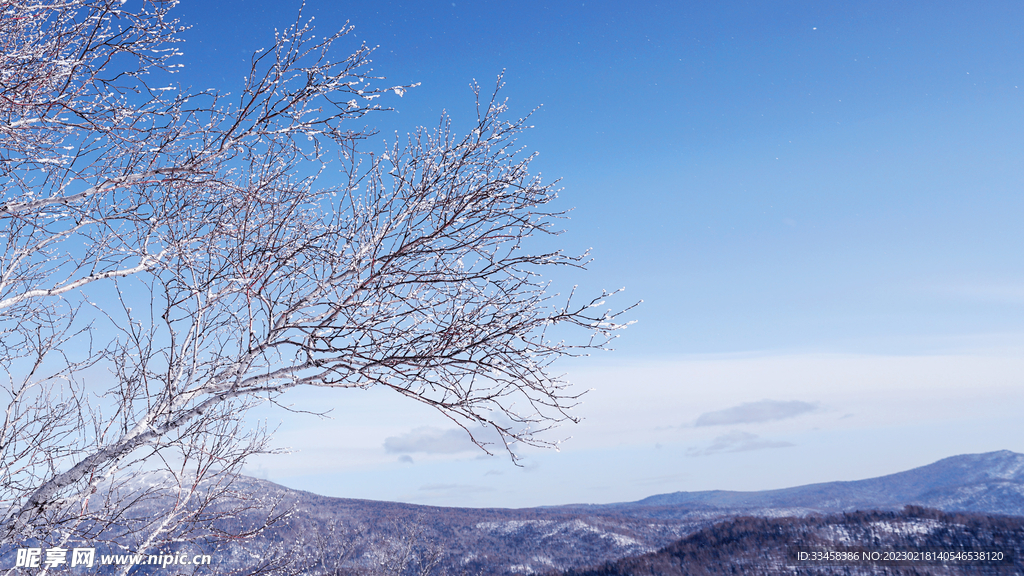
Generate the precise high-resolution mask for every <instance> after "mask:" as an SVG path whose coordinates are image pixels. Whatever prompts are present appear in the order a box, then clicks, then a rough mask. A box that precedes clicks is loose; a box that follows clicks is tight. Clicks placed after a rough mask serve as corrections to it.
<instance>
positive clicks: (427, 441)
mask: <svg viewBox="0 0 1024 576" xmlns="http://www.w3.org/2000/svg"><path fill="white" fill-rule="evenodd" d="M384 450H385V451H387V452H388V453H389V454H411V453H415V452H422V453H425V454H456V453H458V452H469V451H472V450H478V448H477V447H476V445H475V444H473V441H472V440H470V439H469V435H468V434H466V431H465V430H462V429H461V428H449V429H447V430H441V429H440V428H433V427H430V426H425V427H421V428H416V429H415V430H412V431H411V432H406V433H405V434H402V435H401V436H390V437H388V438H386V439H385V440H384Z"/></svg>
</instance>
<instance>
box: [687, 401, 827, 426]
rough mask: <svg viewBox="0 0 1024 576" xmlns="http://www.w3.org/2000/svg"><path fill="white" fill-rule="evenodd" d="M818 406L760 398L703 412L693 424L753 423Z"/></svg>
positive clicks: (815, 408)
mask: <svg viewBox="0 0 1024 576" xmlns="http://www.w3.org/2000/svg"><path fill="white" fill-rule="evenodd" d="M817 409H818V406H817V405H815V404H811V403H809V402H800V401H799V400H790V401H788V402H785V401H781V400H761V401H758V402H746V403H743V404H740V405H738V406H733V407H732V408H726V409H725V410H716V411H714V412H705V413H703V414H701V415H700V416H698V417H697V421H696V422H695V423H694V425H695V426H728V425H732V424H753V423H756V422H770V421H772V420H785V419H786V418H794V417H796V416H799V415H801V414H806V413H807V412H813V411H814V410H817Z"/></svg>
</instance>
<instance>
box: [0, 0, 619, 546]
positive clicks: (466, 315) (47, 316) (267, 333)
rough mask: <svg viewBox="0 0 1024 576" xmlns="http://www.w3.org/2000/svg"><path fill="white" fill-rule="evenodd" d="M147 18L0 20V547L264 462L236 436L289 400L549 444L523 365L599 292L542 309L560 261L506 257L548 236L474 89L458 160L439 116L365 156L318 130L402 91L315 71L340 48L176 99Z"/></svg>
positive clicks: (262, 57)
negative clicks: (360, 396)
mask: <svg viewBox="0 0 1024 576" xmlns="http://www.w3.org/2000/svg"><path fill="white" fill-rule="evenodd" d="M171 4H172V3H170V2H162V1H155V2H145V3H143V4H142V6H141V7H138V8H137V9H135V10H128V9H127V8H126V6H127V5H125V4H123V3H122V2H121V1H120V0H40V1H39V2H37V3H33V4H27V3H8V4H0V14H2V19H0V43H2V46H3V54H2V55H0V114H2V119H0V154H2V155H3V156H2V158H0V166H2V168H0V170H2V173H0V187H2V193H3V199H2V201H0V202H2V203H0V366H2V368H0V370H2V372H0V376H2V377H3V378H4V380H5V381H4V385H3V392H4V393H5V394H6V395H7V396H8V409H7V411H6V413H5V415H4V419H3V422H2V428H0V542H6V543H8V544H11V543H17V542H20V541H25V540H30V539H34V540H37V541H56V542H66V541H68V539H69V538H71V539H75V538H79V537H81V535H82V534H83V533H96V531H97V530H100V529H101V528H102V526H103V522H104V519H109V518H113V517H117V518H121V517H125V515H126V514H127V512H126V511H127V510H128V509H130V507H131V505H132V502H134V501H135V500H136V499H133V498H117V497H114V498H109V497H108V498H105V499H104V498H100V497H99V496H97V497H93V495H96V494H97V493H101V495H108V496H109V495H117V494H122V493H124V492H123V491H122V490H121V489H119V488H117V487H116V486H115V485H114V484H113V483H114V479H115V477H120V478H122V479H123V476H119V473H120V472H119V471H124V470H129V471H132V470H135V471H137V470H140V469H142V467H145V466H148V467H149V468H153V467H154V463H159V464H160V466H161V467H163V468H165V469H166V470H167V471H169V472H172V473H173V478H174V482H175V483H176V484H177V485H178V486H198V485H199V482H200V481H201V480H203V479H209V478H213V477H215V476H216V475H217V474H222V473H226V472H228V473H229V472H233V471H235V470H237V468H238V466H239V465H240V463H241V462H242V461H244V458H245V457H246V456H248V455H251V454H253V453H256V452H260V451H262V450H265V435H264V434H263V433H262V432H261V431H255V432H252V433H250V434H248V435H246V434H245V433H241V432H240V431H239V430H238V423H239V422H240V419H241V418H242V415H243V414H244V412H245V410H246V409H247V408H248V407H251V406H252V405H254V403H259V402H266V401H270V402H274V401H276V399H277V398H278V396H279V395H280V394H282V393H284V392H285V391H287V390H288V389H291V388H294V387H297V386H321V387H330V388H366V387H371V386H384V387H387V388H390V389H392V390H394V391H395V392H397V393H399V394H402V395H403V396H406V397H408V398H410V399H412V400H416V401H419V402H423V403H425V404H428V405H430V406H432V407H434V408H436V409H437V410H439V411H440V412H441V413H442V414H444V415H445V416H447V417H449V418H451V419H452V420H453V421H454V422H455V423H457V424H458V425H459V426H461V427H463V428H464V429H465V430H466V431H467V432H468V433H470V434H471V436H472V435H473V434H474V433H476V432H477V431H478V430H480V429H481V428H480V427H481V426H483V427H489V428H491V429H493V430H494V431H496V432H497V433H498V434H499V435H500V437H501V439H502V441H503V442H504V446H503V448H507V449H509V452H510V454H512V455H513V458H515V453H514V451H512V448H513V447H514V445H516V444H528V445H549V444H550V441H548V440H545V439H544V438H543V437H542V436H540V435H538V433H539V432H540V431H542V430H544V429H546V428H548V427H550V426H551V425H553V424H557V423H559V422H562V421H565V420H574V417H573V416H571V415H570V414H569V413H568V409H569V408H571V407H572V406H573V405H574V404H575V401H576V399H577V398H578V395H579V393H578V392H576V391H573V390H572V389H570V388H569V387H568V384H567V383H566V382H564V381H563V380H562V379H560V378H559V377H557V376H555V375H554V374H553V373H552V371H551V363H552V362H553V361H554V360H556V359H557V358H559V357H563V356H566V355H572V354H585V353H586V352H587V350H589V349H593V348H602V347H603V346H604V345H605V343H606V342H607V340H608V338H610V337H611V336H612V332H614V331H615V330H617V329H619V328H621V327H622V326H623V325H622V324H621V323H618V322H616V320H615V316H616V315H615V314H612V313H609V312H600V311H598V310H597V308H598V307H600V306H602V304H603V299H604V298H605V296H607V294H601V295H600V296H598V297H597V298H593V299H588V300H586V301H585V302H583V303H581V304H577V303H574V302H573V301H572V298H571V296H570V297H569V298H566V299H565V300H564V301H562V302H561V303H560V304H557V305H556V303H555V302H554V301H553V300H551V298H552V297H551V295H549V294H548V293H547V287H546V284H545V283H544V282H543V281H542V280H541V279H540V276H539V272H540V270H542V269H543V267H545V266H574V267H580V268H582V267H584V266H585V264H586V256H585V255H584V256H571V255H566V254H564V253H563V252H561V251H558V250H554V251H549V252H541V253H534V252H531V251H529V250H528V249H527V245H526V243H527V241H528V239H529V238H530V237H531V236H535V235H538V234H539V235H554V234H557V233H558V231H557V230H556V229H555V228H554V227H553V226H554V222H555V221H557V220H558V219H559V218H560V217H561V216H562V214H560V213H556V212H551V211H549V210H546V209H545V206H546V205H547V204H548V203H549V202H550V201H551V200H552V199H553V198H554V197H555V190H554V188H553V187H552V184H545V183H542V182H541V181H540V179H539V178H536V177H533V176H531V175H530V174H529V172H528V166H529V163H530V160H531V156H524V155H522V154H521V151H520V149H519V148H518V147H517V145H516V144H515V138H516V136H517V135H518V134H519V133H520V132H521V131H522V130H523V129H524V128H525V127H526V126H525V120H523V119H521V120H516V121H506V120H504V119H503V114H505V113H506V110H507V108H506V105H505V103H504V102H503V101H501V100H499V99H498V98H497V94H498V89H495V91H494V92H493V95H492V96H491V97H489V98H488V97H481V95H480V92H479V90H478V89H477V90H476V93H477V121H476V124H475V127H474V128H473V129H472V130H471V131H470V132H469V134H466V135H461V136H460V135H457V134H456V133H455V132H454V131H453V129H452V127H451V123H450V122H449V120H448V119H447V118H444V119H442V122H441V124H440V125H439V127H437V128H435V129H432V130H427V129H420V130H419V131H418V132H416V133H415V134H414V135H412V136H410V137H409V138H408V139H407V140H406V141H395V142H394V143H393V144H392V145H390V146H389V147H388V149H386V150H384V151H383V152H381V153H376V154H375V153H366V152H363V151H362V150H361V149H360V148H359V147H358V146H357V145H358V144H359V142H360V141H361V140H363V139H364V138H365V137H366V136H367V133H366V132H364V131H353V130H349V129H348V128H347V127H345V128H343V127H342V124H343V122H345V121H350V120H352V119H356V118H359V117H361V116H363V115H365V114H366V113H368V112H370V111H373V110H377V109H379V108H380V107H379V106H378V105H375V104H374V102H373V101H374V100H375V99H376V98H378V97H380V96H382V95H384V94H385V93H387V92H394V93H396V94H398V95H401V94H402V93H403V92H404V91H405V90H406V89H407V88H408V87H406V86H397V87H387V88H374V87H372V86H371V81H373V80H376V79H375V78H373V77H370V76H368V74H367V73H366V72H365V64H366V63H367V62H368V60H367V58H368V55H369V50H368V49H367V48H366V47H365V46H362V47H359V48H358V49H357V50H356V51H355V52H354V53H352V54H351V55H348V56H346V57H344V58H335V57H334V56H333V54H334V52H335V49H334V44H335V43H337V42H338V40H339V39H340V38H341V37H342V36H343V35H344V34H345V33H346V32H347V30H343V31H341V32H339V33H337V34H335V35H332V36H330V37H327V38H322V39H320V38H315V37H314V36H313V35H312V33H311V28H310V27H309V25H308V23H307V22H305V21H303V20H302V18H301V16H300V18H299V20H298V21H297V23H296V24H295V25H293V26H291V27H289V28H287V29H285V30H283V31H280V32H279V33H277V35H276V39H275V43H274V45H273V46H272V47H271V48H270V49H268V50H265V51H260V52H257V53H256V54H255V55H254V56H253V58H252V61H251V68H250V73H249V75H248V78H247V80H246V82H245V85H244V87H243V88H242V90H241V91H240V93H239V94H238V95H237V96H235V97H229V96H225V95H222V94H220V93H217V92H215V91H203V92H198V93H194V94H189V93H187V91H185V90H181V89H179V88H176V87H175V86H174V85H173V84H172V82H171V81H172V80H173V78H174V77H173V76H172V75H171V74H172V73H173V72H174V71H175V70H176V67H177V66H179V65H178V64H175V62H176V59H177V58H179V57H180V54H179V53H178V52H177V49H176V44H175V43H176V42H177V39H176V36H175V35H176V33H177V32H178V31H179V30H180V25H179V24H178V23H177V22H176V21H174V20H172V19H170V18H169V17H168V14H167V12H168V9H169V8H170V6H171ZM498 88H500V79H499V85H498ZM346 126H347V124H346ZM532 245H533V243H532V241H531V246H532ZM559 325H570V326H577V327H581V328H583V329H584V330H585V332H587V333H589V336H588V337H585V338H584V339H583V340H582V341H581V342H578V343H571V342H565V341H561V340H555V339H553V338H552V337H550V336H549V331H550V330H551V329H553V328H554V327H557V326H559ZM474 441H476V442H477V443H478V444H479V445H480V446H481V447H482V448H484V449H488V446H487V445H486V444H485V443H484V442H482V441H481V440H480V437H479V436H474ZM121 486H128V484H123V483H122V484H121ZM196 490H197V489H189V490H185V491H184V492H183V494H188V495H189V496H188V501H192V500H191V498H193V497H194V495H195V494H196V493H197V492H196ZM129 492H130V491H129ZM132 493H136V492H132ZM90 497H93V501H92V502H90V500H89V499H90ZM98 500H103V501H104V502H105V503H104V504H103V505H100V504H99V503H97V501H98ZM199 500H202V499H199ZM198 509H200V510H201V509H204V506H199V508H198ZM181 510H182V511H184V510H185V508H181ZM182 514H184V516H183V515H178V516H175V517H174V519H173V522H174V523H177V522H183V523H185V524H188V523H189V522H192V521H188V522H185V521H183V518H185V517H186V516H188V514H192V512H188V514H185V512H182ZM188 517H189V518H194V516H188ZM83 519H88V521H84V520H83ZM192 523H193V524H195V522H192ZM173 528H174V527H173V526H171V525H169V524H167V523H162V524H160V525H150V526H146V527H145V528H140V529H139V532H138V533H139V534H140V535H143V536H142V537H141V542H144V543H149V544H150V545H151V544H152V543H153V542H156V541H161V540H160V539H161V538H167V537H171V536H169V535H171V534H172V533H173V530H172V529H173ZM174 537H177V536H174Z"/></svg>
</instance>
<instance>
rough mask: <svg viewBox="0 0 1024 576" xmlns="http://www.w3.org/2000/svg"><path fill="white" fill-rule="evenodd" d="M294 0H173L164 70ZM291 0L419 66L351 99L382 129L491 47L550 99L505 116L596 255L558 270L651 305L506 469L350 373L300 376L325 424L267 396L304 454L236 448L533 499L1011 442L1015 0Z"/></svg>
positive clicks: (361, 484)
mask: <svg viewBox="0 0 1024 576" xmlns="http://www.w3.org/2000/svg"><path fill="white" fill-rule="evenodd" d="M298 8H299V4H298V3H296V2H269V1H263V0H245V1H241V0H232V1H222V2H217V3H198V2H184V3H182V5H181V6H180V7H179V10H178V15H179V17H180V18H181V19H182V21H183V22H184V23H186V24H190V25H191V26H192V28H191V29H190V30H189V31H188V32H187V33H186V34H185V35H184V37H185V39H186V42H185V44H184V45H183V51H184V53H185V57H184V58H183V59H182V62H183V63H185V64H186V69H185V72H184V74H182V76H181V80H182V81H183V82H184V83H186V84H191V85H192V86H194V87H196V88H206V87H217V88H220V89H222V90H227V91H232V90H237V87H238V86H239V85H240V82H241V78H242V75H243V74H244V71H245V67H246V64H247V62H248V57H249V54H250V53H251V52H252V51H253V50H255V49H257V48H259V47H261V46H265V45H268V44H269V42H270V39H271V37H272V32H273V29H274V28H275V27H278V28H283V27H285V26H287V25H288V24H290V23H291V22H293V21H294V19H295V15H296V13H297V11H298ZM304 15H305V16H313V17H315V23H316V26H317V28H318V31H320V32H322V33H325V34H326V33H327V32H333V31H334V30H336V29H338V28H341V27H342V26H343V25H344V24H345V22H346V20H347V21H350V22H351V24H353V25H354V26H355V27H356V29H355V33H354V35H352V36H349V37H348V41H349V44H345V46H347V47H348V48H351V49H354V48H355V47H356V46H357V43H358V42H366V43H367V44H370V45H375V46H379V48H378V49H377V50H376V52H375V54H374V57H373V60H374V64H373V67H374V69H375V71H376V72H378V73H379V74H380V75H383V76H386V77H387V81H386V83H387V84H411V83H416V82H419V83H421V84H420V86H419V87H417V88H415V89H413V90H411V91H409V93H407V94H406V95H405V97H404V98H401V99H399V98H392V99H391V100H390V101H389V102H387V104H389V105H391V106H394V107H395V108H396V110H397V112H395V113H389V114H386V115H383V114H378V115H376V116H374V117H368V118H367V122H368V123H370V124H371V125H372V126H374V127H376V128H377V129H379V130H381V133H382V134H389V133H390V134H393V132H394V131H395V130H398V131H400V132H401V133H405V132H408V131H411V130H413V129H414V128H415V127H416V126H418V125H433V124H436V122H437V121H438V119H439V117H440V114H441V112H442V110H448V112H449V113H450V114H451V115H452V117H453V119H454V121H455V124H456V126H465V125H467V123H468V122H469V121H470V120H471V118H472V117H473V100H472V93H471V92H470V89H469V87H468V85H469V83H470V82H471V81H472V80H473V79H477V80H479V81H480V82H481V84H482V85H484V86H489V85H491V84H492V82H493V79H494V78H495V77H496V75H497V74H498V73H499V72H501V71H502V70H505V81H506V88H505V90H504V91H503V94H504V95H505V96H507V97H508V98H509V102H510V105H511V107H512V110H513V112H514V113H516V114H525V113H527V112H529V111H530V110H531V109H533V108H534V107H536V106H538V105H543V106H542V108H540V110H539V111H537V112H536V114H535V115H534V117H533V122H532V123H533V124H534V125H535V126H536V128H535V129H533V130H531V131H529V132H528V133H527V134H525V135H524V136H523V137H522V138H521V140H520V141H521V143H522V144H523V145H525V146H526V147H527V148H528V149H530V150H537V151H539V153H540V155H539V157H538V158H537V160H536V162H535V163H534V168H535V169H536V170H539V171H540V172H542V173H543V174H544V176H545V177H546V178H561V179H562V181H561V182H562V186H563V187H564V190H563V192H562V193H561V195H560V198H559V200H558V205H559V207H563V208H569V207H572V208H575V210H574V212H573V213H572V219H571V220H569V221H568V222H566V228H567V230H568V232H567V233H566V234H565V235H563V236H561V237H559V238H558V242H559V244H560V247H565V248H566V249H568V250H570V251H576V252H579V251H582V250H585V249H587V248H590V247H592V248H593V256H594V257H595V261H594V263H593V265H592V266H591V269H590V270H589V271H587V272H584V273H577V274H572V275H569V274H559V275H557V276H555V277H554V278H553V280H554V281H555V282H556V283H557V284H559V285H567V284H570V283H578V284H579V285H580V286H581V289H582V290H583V291H584V292H585V293H588V292H596V291H599V290H600V289H602V288H618V287H621V286H625V287H626V288H627V290H626V292H625V293H623V294H622V295H621V296H620V297H617V298H616V300H617V302H612V304H617V305H621V306H625V305H628V304H630V303H632V302H633V301H635V300H637V299H643V300H644V304H643V305H642V306H640V307H639V308H637V309H635V311H634V313H633V318H635V319H636V320H637V323H636V324H635V325H633V326H631V327H630V328H629V329H628V330H627V331H626V332H625V333H624V334H623V336H622V338H620V339H619V340H618V341H617V343H616V348H617V350H616V351H615V352H614V353H610V354H607V355H604V356H603V357H600V358H591V359H589V360H590V361H589V362H583V361H573V362H570V363H567V364H565V365H564V369H565V371H566V372H568V373H569V375H570V376H571V377H572V378H573V379H574V380H576V381H577V382H579V385H580V386H581V388H594V391H593V392H591V393H590V394H588V398H587V402H586V403H585V404H584V405H583V406H581V407H580V409H579V412H580V415H581V416H583V417H584V418H585V419H586V420H585V421H584V423H583V424H581V425H579V426H574V427H569V428H562V429H560V430H559V431H558V433H559V434H561V435H562V436H572V437H573V438H572V439H571V440H569V441H567V442H566V443H565V444H564V445H563V447H562V450H561V451H560V452H542V453H529V454H527V455H526V456H527V457H526V460H525V464H526V466H524V467H523V468H515V467H514V466H512V465H511V464H510V463H509V461H508V459H507V458H502V457H500V456H498V457H494V458H481V457H480V454H479V453H478V452H474V451H472V450H465V449H464V448H465V445H460V444H459V438H458V437H457V436H455V435H453V434H451V433H450V427H449V426H447V425H446V424H445V422H444V421H443V420H441V419H438V418H437V417H436V416H435V415H433V414H431V413H430V412H429V410H427V409H425V408H423V407H419V406H408V405H407V403H403V402H400V401H398V400H397V399H394V398H390V397H387V395H385V394H383V393H382V392H380V391H370V392H365V393H364V392H350V393H348V395H347V396H342V395H337V394H332V395H324V394H322V393H320V392H308V393H307V392H303V393H299V394H297V395H296V396H295V397H294V400H295V401H296V402H297V403H298V405H300V406H302V405H304V404H308V405H322V404H323V403H325V402H326V403H330V405H332V406H336V412H335V416H336V418H335V419H334V420H330V421H317V420H312V419H308V418H307V419H301V418H294V417H287V418H286V417H285V416H284V415H282V414H280V413H276V412H273V411H266V412H261V413H260V414H259V416H260V417H264V418H267V419H268V420H269V421H271V422H272V423H274V422H278V421H282V420H284V422H283V424H282V425H281V426H280V428H279V434H278V441H279V443H281V444H282V445H286V446H292V447H294V448H295V449H297V450H299V451H298V452H296V453H293V454H290V455H287V456H277V457H273V458H263V459H260V460H258V461H254V462H253V463H251V465H250V467H249V468H248V469H247V470H248V471H249V472H251V473H253V474H257V475H262V476H265V477H267V478H269V479H271V480H275V481H277V482H280V483H283V484H285V485H289V486H293V487H296V488H303V489H308V490H313V491H316V492H320V493H323V494H329V495H336V496H351V497H362V498H375V499H388V500H405V501H413V502H421V503H430V504H440V505H463V506H528V505H539V504H557V503H567V502H578V501H588V502H612V501H622V500H629V499H638V498H641V497H644V496H647V495H650V494H654V493H661V492H671V491H676V490H698V489H713V488H729V489H747V490H749V489H763V488H777V487H782V486H789V485H796V484H802V483H807V482H816V481H826V480H851V479H856V478H863V477H868V476H871V475H876V474H883V473H889V472H895V471H898V470H902V469H905V468H908V467H911V466H917V465H922V464H926V463H929V462H931V461H933V460H936V459H938V458H942V457H945V456H950V455H954V454H957V453H963V452H982V451H989V450H998V449H1011V450H1015V451H1018V452H1024V440H1021V439H1022V438H1024V434H1022V433H1024V425H1022V424H1019V423H1018V420H1021V419H1020V418H1019V417H1018V414H1019V412H1020V409H1021V408H1022V407H1024V393H1022V389H1024V386H1021V379H1022V378H1021V375H1022V374H1024V372H1022V368H1024V355H1022V354H1021V350H1022V348H1021V345H1022V344H1024V331H1022V330H1021V325H1022V321H1024V273H1022V260H1024V258H1022V255H1021V249H1022V246H1024V243H1022V240H1024V226H1021V225H1020V218H1021V213H1022V209H1024V195H1022V194H1021V189H1022V184H1024V182H1022V180H1024V171H1022V168H1024V165H1022V159H1024V154H1022V153H1024V137H1022V130H1021V129H1022V127H1024V106H1022V104H1024V88H1022V87H1024V59H1022V58H1021V55H1022V54H1024V36H1022V35H1021V34H1020V26H1019V23H1020V22H1022V21H1024V6H1022V5H1021V4H1019V3H1014V2H986V3H981V4H964V3H941V2H931V3H900V2H862V3H857V4H856V5H851V4H850V3H837V2H769V3H753V2H714V3H697V2H673V3H659V4H655V3H650V2H648V3H639V4H637V3H634V4H631V5H629V7H628V8H627V7H626V5H625V4H623V3H619V2H591V1H587V2H553V3H550V2H549V3H545V2H533V1H525V2H516V3H496V2H475V3H469V2H425V1H418V2H368V3H362V4H356V3H351V4H346V3H336V2H328V1H325V0H311V1H309V2H307V4H306V7H305V9H304ZM382 140H383V136H381V137H380V138H377V139H375V140H372V141H371V142H369V143H368V145H370V146H373V145H378V144H376V143H377V142H380V141H382ZM795 406H804V407H805V408H806V409H802V410H795V409H794V407H795ZM730 410H731V412H729V411H730ZM722 413H725V414H733V415H734V416H735V417H729V418H725V420H722V418H721V417H720V416H721V414H722ZM709 414H710V415H712V416H706V415H709ZM715 414H718V415H719V418H718V420H717V422H723V423H719V424H716V425H708V426H698V425H697V423H698V422H701V421H703V422H708V421H709V419H710V421H716V420H715V417H714V416H713V415H715ZM702 415H704V416H702ZM736 415H739V416H736ZM702 418H703V420H702ZM730 418H731V419H730Z"/></svg>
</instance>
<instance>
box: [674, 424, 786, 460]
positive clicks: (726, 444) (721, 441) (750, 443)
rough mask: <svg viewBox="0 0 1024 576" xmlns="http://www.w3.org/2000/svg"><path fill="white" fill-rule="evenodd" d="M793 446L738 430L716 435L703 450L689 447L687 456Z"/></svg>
mask: <svg viewBox="0 0 1024 576" xmlns="http://www.w3.org/2000/svg"><path fill="white" fill-rule="evenodd" d="M790 446H795V444H792V443H790V442H778V441H775V440H766V439H763V438H761V437H760V436H758V435H757V434H751V433H750V432H741V431H739V430H736V431H733V432H729V433H728V434H723V435H721V436H718V437H717V438H715V439H714V440H712V441H711V444H710V445H709V446H708V447H707V448H704V449H703V450H700V449H697V448H690V449H689V450H688V451H687V455H689V456H709V455H711V454H717V453H719V452H749V451H751V450H765V449H767V448H787V447H790Z"/></svg>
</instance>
